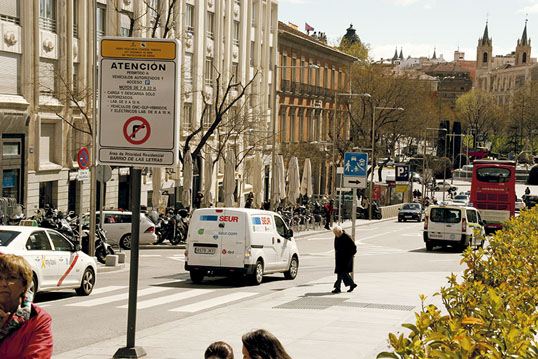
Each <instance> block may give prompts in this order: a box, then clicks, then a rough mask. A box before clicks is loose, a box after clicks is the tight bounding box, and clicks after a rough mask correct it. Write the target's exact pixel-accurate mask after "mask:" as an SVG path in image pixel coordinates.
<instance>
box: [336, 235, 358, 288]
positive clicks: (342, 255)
mask: <svg viewBox="0 0 538 359" xmlns="http://www.w3.org/2000/svg"><path fill="white" fill-rule="evenodd" d="M333 233H334V259H335V266H334V273H336V282H334V290H333V291H332V293H335V294H336V293H341V292H342V291H341V289H340V286H341V285H342V281H343V282H344V286H346V287H349V289H348V292H353V289H355V288H356V287H357V284H355V282H354V281H353V279H351V276H350V275H349V272H351V271H353V257H354V256H355V253H357V246H356V245H355V242H354V241H353V239H351V237H350V236H349V235H348V234H347V233H345V232H344V230H343V229H342V227H340V226H335V227H334V228H333Z"/></svg>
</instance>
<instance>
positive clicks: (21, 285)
mask: <svg viewBox="0 0 538 359" xmlns="http://www.w3.org/2000/svg"><path fill="white" fill-rule="evenodd" d="M32 276H33V275H32V268H31V267H30V264H29V263H28V262H27V261H26V259H24V258H23V257H20V256H17V255H14V254H4V255H1V256H0V308H2V309H4V311H9V312H13V311H15V310H16V309H17V307H18V306H19V304H20V303H21V301H22V299H23V298H24V296H25V295H26V291H27V290H28V288H30V285H31V284H32Z"/></svg>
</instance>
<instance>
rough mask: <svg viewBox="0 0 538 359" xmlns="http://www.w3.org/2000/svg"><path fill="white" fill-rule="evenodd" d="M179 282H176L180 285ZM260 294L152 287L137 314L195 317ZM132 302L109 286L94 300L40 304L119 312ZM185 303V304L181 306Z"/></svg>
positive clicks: (142, 294)
mask: <svg viewBox="0 0 538 359" xmlns="http://www.w3.org/2000/svg"><path fill="white" fill-rule="evenodd" d="M181 281H183V280H178V281H176V282H181ZM258 294H260V293H258V292H246V291H238V292H232V293H230V292H229V291H218V290H216V289H200V288H193V289H178V288H172V287H163V286H151V287H147V288H141V289H139V290H138V293H137V298H138V301H137V310H145V309H148V308H155V307H159V308H160V309H162V308H164V307H165V306H166V307H167V308H170V309H166V310H167V311H169V312H183V313H196V312H199V311H204V310H208V309H211V308H215V307H219V306H222V305H228V304H231V303H233V302H236V301H240V300H242V299H246V298H249V297H253V296H256V295H258ZM128 299H129V287H128V286H107V287H101V288H95V289H94V290H93V293H92V295H91V296H89V297H87V298H77V301H76V302H68V303H66V302H62V301H59V302H49V303H40V304H39V305H40V306H41V307H51V306H67V307H81V308H94V307H98V306H100V305H107V306H109V307H110V306H113V307H115V308H118V309H127V308H128V303H127V301H128ZM183 301H184V303H182V302H183Z"/></svg>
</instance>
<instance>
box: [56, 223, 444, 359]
mask: <svg viewBox="0 0 538 359" xmlns="http://www.w3.org/2000/svg"><path fill="white" fill-rule="evenodd" d="M388 220H393V219H385V220H381V221H388ZM377 222H379V221H372V222H369V221H367V220H361V221H357V223H356V224H357V225H368V224H370V223H372V224H373V223H377ZM342 227H343V228H344V229H349V228H351V221H346V222H344V223H343V224H342ZM321 232H325V233H326V232H328V231H327V230H325V229H320V230H315V231H314V230H310V231H306V232H298V233H297V234H296V238H304V237H305V236H308V235H315V234H317V233H321ZM446 275H447V274H446V273H442V272H422V273H414V272H392V273H360V274H357V275H356V281H357V284H358V288H357V289H355V291H354V292H352V293H347V292H343V293H341V294H337V295H334V294H331V293H330V291H331V290H332V285H333V283H334V275H330V276H326V277H323V278H321V279H318V280H314V281H312V282H309V283H307V284H304V285H301V286H297V287H293V288H288V289H286V290H283V291H276V292H274V293H271V294H266V295H262V296H259V297H255V298H254V299H251V300H246V301H243V302H239V303H236V304H232V305H228V306H224V307H221V308H217V309H214V310H210V311H207V312H201V313H198V314H195V315H193V316H190V317H187V318H184V319H181V320H177V321H173V322H169V323H166V324H162V325H158V326H155V327H152V328H148V329H144V330H139V331H137V334H136V345H137V346H140V347H142V348H144V350H145V351H146V352H147V355H146V356H145V357H144V358H151V359H172V358H175V359H177V358H185V359H191V358H201V357H203V353H204V351H205V349H206V347H207V346H208V345H209V344H210V343H211V342H213V341H216V340H224V341H226V342H228V343H229V344H230V345H232V347H233V349H234V353H235V357H236V358H240V357H241V348H242V345H241V336H242V335H243V334H244V333H246V332H247V331H250V330H252V329H257V328H264V329H267V330H269V331H270V332H272V333H273V334H275V335H276V336H277V337H278V338H279V339H280V340H281V341H282V343H283V345H284V346H285V348H286V350H287V351H288V352H289V354H290V355H291V356H292V357H293V358H294V359H301V358H304V359H307V358H353V359H363V358H364V359H367V358H368V359H373V358H375V357H376V355H377V354H378V353H379V352H381V351H384V350H387V349H388V347H387V338H388V334H389V333H396V332H398V331H402V330H403V328H402V327H401V324H402V323H412V322H414V319H415V318H414V312H415V311H417V310H419V309H420V299H419V294H425V295H427V296H428V297H429V302H430V303H434V304H436V305H439V304H440V303H439V300H440V299H439V297H434V298H432V297H431V295H432V294H433V293H435V292H436V291H438V290H439V289H440V287H441V286H442V285H444V284H445V283H446ZM125 344H126V335H122V336H120V337H116V338H112V339H109V340H106V341H102V342H99V343H95V344H91V345H88V346H85V347H81V348H79V349H77V350H73V351H69V352H65V353H61V354H58V355H54V356H53V358H54V359H90V358H92V359H108V358H112V357H113V355H114V353H115V352H116V351H117V349H118V348H120V347H123V346H125Z"/></svg>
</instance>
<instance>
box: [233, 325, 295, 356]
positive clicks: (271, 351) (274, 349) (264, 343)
mask: <svg viewBox="0 0 538 359" xmlns="http://www.w3.org/2000/svg"><path fill="white" fill-rule="evenodd" d="M241 341H242V342H243V359H291V356H290V355H289V354H288V353H287V352H286V349H284V347H283V346H282V344H281V343H280V341H279V340H278V339H277V338H276V337H275V336H274V335H273V334H271V333H269V332H268V331H267V330H265V329H257V330H253V331H251V332H248V333H246V334H244V335H243V337H242V338H241Z"/></svg>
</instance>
